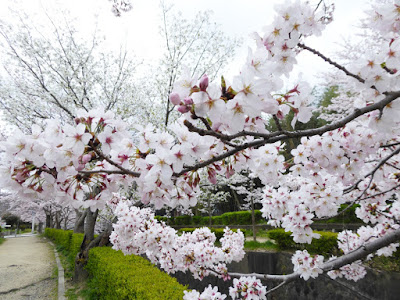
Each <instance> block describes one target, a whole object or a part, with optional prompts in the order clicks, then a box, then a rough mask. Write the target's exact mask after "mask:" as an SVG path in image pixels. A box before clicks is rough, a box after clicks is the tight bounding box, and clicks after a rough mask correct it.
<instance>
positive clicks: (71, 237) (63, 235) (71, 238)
mask: <svg viewBox="0 0 400 300" xmlns="http://www.w3.org/2000/svg"><path fill="white" fill-rule="evenodd" d="M44 235H45V236H46V237H48V238H49V239H50V240H52V241H53V242H54V243H55V244H56V246H57V248H59V250H61V251H62V252H63V253H64V255H65V256H66V257H67V260H68V263H69V264H70V266H71V269H74V267H75V257H76V255H77V254H78V253H79V251H80V249H81V244H82V241H83V236H84V234H83V233H73V231H72V230H62V229H54V228H45V230H44Z"/></svg>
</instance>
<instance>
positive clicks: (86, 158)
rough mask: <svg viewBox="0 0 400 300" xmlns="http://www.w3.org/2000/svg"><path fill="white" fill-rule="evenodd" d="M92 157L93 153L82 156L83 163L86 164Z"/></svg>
mask: <svg viewBox="0 0 400 300" xmlns="http://www.w3.org/2000/svg"><path fill="white" fill-rule="evenodd" d="M91 159H92V154H85V155H83V156H82V163H83V164H86V163H88V162H89V161H90V160H91Z"/></svg>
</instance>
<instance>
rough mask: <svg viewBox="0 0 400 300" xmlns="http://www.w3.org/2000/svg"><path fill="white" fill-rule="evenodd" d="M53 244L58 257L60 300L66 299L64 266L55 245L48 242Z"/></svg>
mask: <svg viewBox="0 0 400 300" xmlns="http://www.w3.org/2000/svg"><path fill="white" fill-rule="evenodd" d="M48 243H49V244H50V245H52V246H53V250H54V255H55V257H56V263H57V269H58V298H57V299H58V300H65V278H64V268H63V266H62V265H61V261H60V257H59V256H58V252H57V250H56V247H55V245H54V244H53V243H52V242H50V241H49V242H48Z"/></svg>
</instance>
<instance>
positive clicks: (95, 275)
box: [86, 247, 187, 300]
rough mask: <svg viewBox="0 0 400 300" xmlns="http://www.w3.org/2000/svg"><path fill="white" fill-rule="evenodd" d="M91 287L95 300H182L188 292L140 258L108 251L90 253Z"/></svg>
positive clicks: (97, 250)
mask: <svg viewBox="0 0 400 300" xmlns="http://www.w3.org/2000/svg"><path fill="white" fill-rule="evenodd" d="M86 269H87V270H88V271H89V274H90V275H91V276H90V281H89V286H90V287H91V288H92V292H93V293H94V294H95V295H94V299H110V300H111V299H141V300H154V299H160V300H163V299H165V300H173V299H182V297H183V291H184V290H186V289H187V288H186V287H185V286H183V285H181V284H179V283H178V282H177V280H176V279H175V278H172V277H170V276H168V275H167V274H166V273H164V272H161V271H160V270H159V269H157V268H156V267H155V266H154V265H152V264H151V263H150V262H149V261H147V260H146V259H144V258H143V257H140V256H135V255H127V256H125V255H124V254H123V253H122V252H121V251H115V250H113V249H111V248H108V247H101V248H93V249H91V250H90V251H89V262H88V264H87V266H86Z"/></svg>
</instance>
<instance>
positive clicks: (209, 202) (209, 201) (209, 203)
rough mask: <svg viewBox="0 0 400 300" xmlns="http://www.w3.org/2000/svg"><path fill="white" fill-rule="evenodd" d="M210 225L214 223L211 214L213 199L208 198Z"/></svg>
mask: <svg viewBox="0 0 400 300" xmlns="http://www.w3.org/2000/svg"><path fill="white" fill-rule="evenodd" d="M208 225H209V226H210V227H211V225H212V216H211V200H210V198H208Z"/></svg>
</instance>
